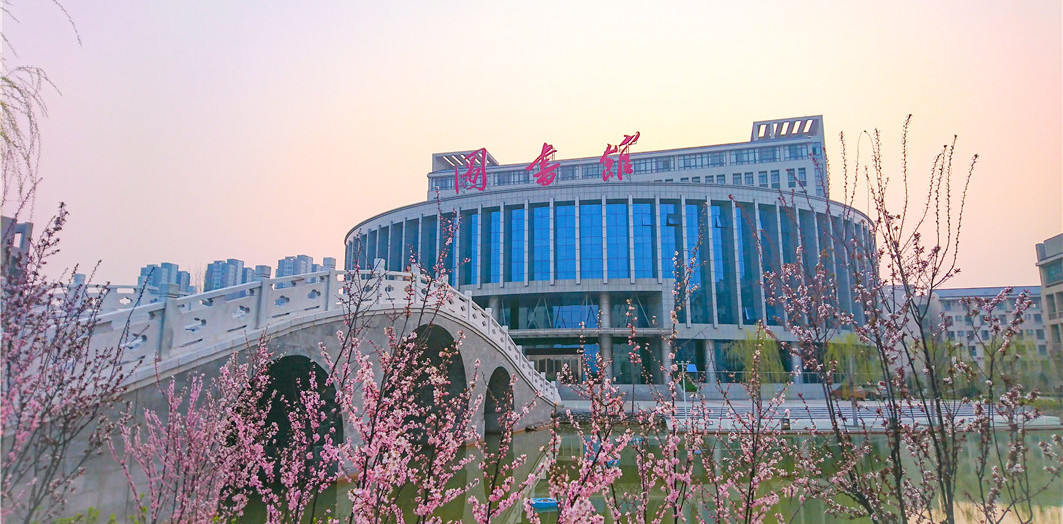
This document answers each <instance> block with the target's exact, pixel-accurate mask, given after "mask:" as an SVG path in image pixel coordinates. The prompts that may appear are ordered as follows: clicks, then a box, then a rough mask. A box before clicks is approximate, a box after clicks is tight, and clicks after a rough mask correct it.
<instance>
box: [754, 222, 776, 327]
mask: <svg viewBox="0 0 1063 524" xmlns="http://www.w3.org/2000/svg"><path fill="white" fill-rule="evenodd" d="M759 211H760V245H761V254H760V262H761V275H762V276H763V279H762V282H763V284H762V285H763V286H764V293H768V280H769V278H770V277H769V276H768V274H769V273H773V274H775V275H776V278H778V275H779V269H780V268H781V265H780V264H779V254H780V253H779V220H778V216H777V214H776V208H775V206H765V205H762V206H760V210H759ZM764 320H765V323H767V324H768V325H771V326H780V325H782V315H781V313H780V309H779V306H778V304H772V300H771V296H769V295H765V297H764Z"/></svg>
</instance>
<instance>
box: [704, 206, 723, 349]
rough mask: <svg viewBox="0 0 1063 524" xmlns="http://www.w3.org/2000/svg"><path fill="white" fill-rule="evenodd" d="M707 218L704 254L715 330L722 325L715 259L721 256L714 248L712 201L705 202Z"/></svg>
mask: <svg viewBox="0 0 1063 524" xmlns="http://www.w3.org/2000/svg"><path fill="white" fill-rule="evenodd" d="M705 216H706V220H708V222H709V223H708V224H705V245H706V249H705V250H704V253H705V254H706V257H705V260H706V263H707V264H708V265H709V283H708V286H709V287H708V289H709V303H710V304H712V327H714V328H715V327H718V326H719V325H720V312H719V311H717V306H716V259H715V258H713V257H718V256H720V253H716V248H715V247H714V246H713V238H714V237H715V233H713V229H714V226H715V223H714V222H713V219H712V200H709V199H706V200H705Z"/></svg>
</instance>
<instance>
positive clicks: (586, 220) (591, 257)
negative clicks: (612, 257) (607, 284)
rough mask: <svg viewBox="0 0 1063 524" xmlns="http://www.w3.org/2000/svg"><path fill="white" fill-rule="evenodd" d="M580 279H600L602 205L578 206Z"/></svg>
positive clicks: (582, 204) (583, 204) (581, 204)
mask: <svg viewBox="0 0 1063 524" xmlns="http://www.w3.org/2000/svg"><path fill="white" fill-rule="evenodd" d="M579 252H580V254H579V256H580V268H579V276H580V278H602V264H603V263H602V205H601V204H598V203H594V204H585V203H580V206H579Z"/></svg>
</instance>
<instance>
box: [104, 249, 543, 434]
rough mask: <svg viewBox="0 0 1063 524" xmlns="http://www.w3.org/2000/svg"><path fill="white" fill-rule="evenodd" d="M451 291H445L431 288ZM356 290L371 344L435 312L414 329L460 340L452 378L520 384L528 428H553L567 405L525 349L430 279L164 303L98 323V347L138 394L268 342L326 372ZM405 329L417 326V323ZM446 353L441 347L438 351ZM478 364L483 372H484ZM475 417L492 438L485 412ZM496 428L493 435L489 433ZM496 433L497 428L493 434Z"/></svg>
mask: <svg viewBox="0 0 1063 524" xmlns="http://www.w3.org/2000/svg"><path fill="white" fill-rule="evenodd" d="M433 286H434V287H440V288H444V289H443V291H444V292H442V293H441V292H437V291H433V290H432V289H430V287H433ZM351 289H354V290H356V292H357V293H358V294H359V296H360V297H361V298H362V300H361V302H360V304H361V305H360V307H359V315H361V316H362V318H363V321H364V322H366V325H367V329H366V330H365V331H364V332H363V333H362V336H363V338H365V339H367V340H375V341H378V342H379V341H382V340H383V339H384V329H385V328H386V327H387V326H388V325H390V324H391V323H392V322H394V321H395V318H396V315H397V314H399V313H401V312H402V311H403V310H404V309H405V308H407V307H409V306H410V305H411V304H410V302H411V301H413V302H415V303H416V305H415V307H420V308H422V309H423V310H430V315H424V316H425V317H430V321H428V320H423V321H421V323H422V324H424V325H421V326H416V325H413V326H408V327H409V328H410V330H411V331H412V330H414V329H424V328H425V327H426V326H427V325H428V324H429V323H430V325H431V327H432V331H433V333H435V334H436V335H435V336H433V338H434V339H435V342H433V343H434V344H435V345H440V346H442V345H453V341H454V340H458V339H459V337H460V338H462V339H463V340H462V342H461V343H460V345H459V347H458V351H457V358H456V361H457V362H460V363H461V364H462V366H461V367H460V368H456V367H455V366H451V368H450V369H451V371H452V373H453V374H456V375H463V377H461V376H458V377H452V378H460V379H463V380H461V382H465V383H466V384H468V385H470V386H472V385H473V382H472V381H475V380H479V381H481V382H483V384H476V386H477V389H479V388H480V387H481V386H483V387H486V386H487V385H488V383H489V382H490V381H491V377H492V376H494V377H496V382H497V381H498V380H499V379H498V377H505V378H506V379H507V381H508V379H509V378H510V377H512V378H513V379H515V380H513V381H512V383H513V396H512V401H513V405H516V406H523V405H528V404H532V403H534V405H535V408H533V410H532V412H531V413H530V414H529V416H528V417H526V419H525V422H524V424H527V425H531V424H539V423H543V422H546V421H547V420H548V419H549V417H550V414H551V413H552V412H553V409H554V406H555V405H556V404H557V403H558V402H560V397H559V396H558V391H557V388H556V387H555V386H554V384H553V383H551V382H550V381H548V380H546V378H545V377H544V376H543V375H542V374H541V373H539V372H538V371H536V370H535V368H534V367H533V365H532V363H531V362H530V361H529V360H528V359H527V358H525V357H524V353H523V351H522V349H521V347H520V346H518V345H516V344H515V343H514V342H513V340H512V339H511V338H510V337H509V331H508V328H507V327H506V326H502V325H500V324H499V323H498V322H497V321H496V320H495V319H494V316H493V315H492V314H491V311H490V309H486V310H485V309H483V308H481V307H480V306H478V305H477V304H476V303H474V302H473V301H472V300H471V299H470V298H469V297H467V296H465V295H463V294H461V293H460V292H458V291H457V290H455V289H453V288H450V287H449V286H447V284H446V283H443V282H439V281H432V280H429V279H427V278H425V277H424V276H422V275H416V276H415V274H414V273H404V272H384V271H377V272H373V271H360V272H354V273H352V272H345V271H338V270H332V271H321V272H317V273H307V274H302V275H294V276H288V277H279V278H273V279H267V280H263V281H260V282H252V283H247V284H242V285H239V286H233V287H228V288H224V289H218V290H214V291H208V292H205V293H200V294H196V295H189V296H184V297H170V298H167V299H166V300H165V301H161V302H155V303H151V304H146V305H138V306H136V307H129V308H126V309H118V310H116V311H110V312H107V313H105V314H102V315H100V316H99V318H98V320H97V322H96V325H95V327H94V330H93V338H92V345H93V346H96V347H109V346H114V345H118V344H121V345H123V346H124V355H123V365H127V366H137V368H136V370H135V371H134V372H133V373H132V375H131V377H130V380H129V384H128V385H129V389H130V391H136V390H138V389H141V388H144V387H145V386H149V385H150V386H153V385H155V383H156V381H157V380H158V379H159V378H162V379H166V378H168V377H170V376H174V375H179V374H184V373H186V372H188V371H193V370H202V371H203V372H205V373H206V374H208V375H209V374H211V373H210V371H211V370H216V369H217V368H219V367H220V366H221V365H222V364H223V363H224V362H225V361H226V360H227V359H228V358H229V357H230V356H231V355H232V353H233V351H240V350H241V348H247V347H249V345H251V344H255V343H256V342H257V340H258V339H259V338H260V337H263V336H265V337H266V338H267V339H268V346H269V348H270V350H271V352H272V353H273V357H274V359H275V362H280V361H284V360H285V357H292V356H301V357H305V358H307V359H309V360H311V361H313V362H315V363H317V364H318V365H321V364H323V363H321V362H319V361H320V359H321V352H320V349H319V347H320V346H319V345H320V344H323V345H324V346H325V348H326V349H327V350H328V351H329V353H330V354H334V351H335V350H336V349H337V347H338V345H339V342H338V340H337V338H336V333H337V331H340V330H342V329H344V320H345V317H346V315H347V313H348V310H349V308H347V307H345V306H344V303H345V301H346V302H349V301H350V298H349V297H347V293H349V292H350V291H349V290H351ZM109 300H110V301H112V303H116V304H119V305H122V304H124V305H127V306H131V305H133V304H135V297H134V296H133V295H132V294H127V295H121V294H119V295H118V296H111V297H109ZM406 321H407V322H416V321H417V320H416V316H411V317H410V318H409V319H408V320H406ZM437 349H438V348H437ZM477 362H479V366H478V367H477V364H476V363H477ZM480 411H481V413H479V414H478V416H474V417H473V422H474V423H475V424H476V425H477V428H478V429H479V431H480V433H481V434H482V433H483V431H484V416H483V409H481V410H480ZM490 425H491V424H490V422H488V426H490ZM488 429H490V427H489V428H488Z"/></svg>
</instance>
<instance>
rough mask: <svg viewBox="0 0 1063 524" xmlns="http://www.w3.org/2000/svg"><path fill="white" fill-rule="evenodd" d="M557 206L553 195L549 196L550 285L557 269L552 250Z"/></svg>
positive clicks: (555, 257) (555, 258) (554, 238)
mask: <svg viewBox="0 0 1063 524" xmlns="http://www.w3.org/2000/svg"><path fill="white" fill-rule="evenodd" d="M556 215H557V206H555V205H554V199H553V197H551V198H550V250H549V253H550V264H549V265H550V285H551V286H552V285H554V279H555V278H557V271H556V270H555V269H556V268H555V267H554V266H555V265H556V264H557V254H556V253H555V252H554V242H555V241H556V237H557V235H556V233H555V232H556V231H557V219H556Z"/></svg>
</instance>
